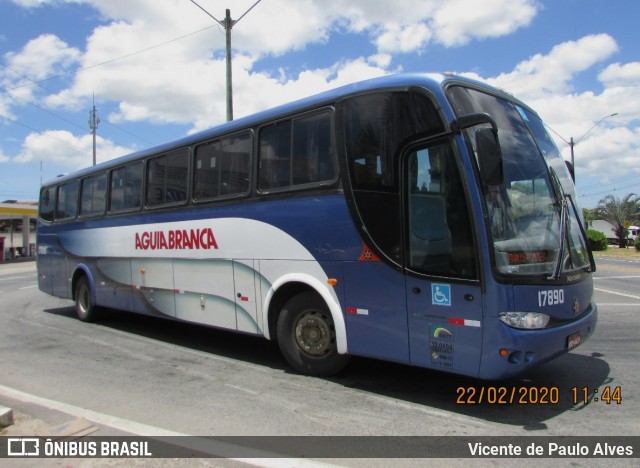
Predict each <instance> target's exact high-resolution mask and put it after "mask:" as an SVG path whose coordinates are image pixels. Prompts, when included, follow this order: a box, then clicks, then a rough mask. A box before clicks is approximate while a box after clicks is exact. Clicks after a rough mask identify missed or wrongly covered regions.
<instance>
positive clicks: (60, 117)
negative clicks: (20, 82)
mask: <svg viewBox="0 0 640 468" xmlns="http://www.w3.org/2000/svg"><path fill="white" fill-rule="evenodd" d="M0 66H2V67H3V68H6V69H7V70H9V71H11V72H12V73H15V74H16V75H18V76H20V77H21V78H22V79H24V80H28V81H30V82H31V83H32V84H33V85H35V86H38V87H39V88H42V89H43V90H45V91H46V92H47V93H49V94H50V95H54V94H55V95H56V96H57V97H58V98H59V99H62V100H63V101H65V102H67V103H68V104H69V105H70V106H71V107H74V108H75V109H77V110H79V111H83V112H84V107H81V106H79V105H78V104H76V103H75V102H73V101H71V100H69V99H66V98H64V97H62V96H59V95H57V94H56V92H55V91H52V90H50V89H49V88H46V87H45V86H43V85H42V84H41V83H38V82H35V81H33V80H32V79H31V78H29V77H28V76H25V75H23V74H22V73H20V72H18V71H16V70H14V69H12V68H11V67H9V66H7V65H4V64H0ZM11 89H15V88H11ZM2 91H3V92H5V93H7V94H9V95H11V96H12V97H13V98H14V99H20V100H22V101H24V102H26V103H28V104H31V105H32V106H34V107H37V108H38V109H40V110H41V111H43V112H46V113H48V114H50V115H53V116H55V117H57V118H59V119H61V120H64V121H66V122H68V123H70V124H71V125H74V126H76V127H78V128H81V129H83V130H84V128H85V127H84V126H81V125H78V124H76V123H75V122H71V121H70V120H68V119H66V118H64V117H62V116H60V115H58V114H56V113H54V112H52V111H49V110H47V109H44V108H42V107H40V106H38V105H37V104H35V103H33V102H31V101H28V100H26V99H24V98H21V97H18V96H16V95H15V94H13V93H12V92H11V91H10V90H9V89H6V88H3V89H2ZM106 124H107V125H108V126H110V127H113V128H115V129H116V130H119V131H121V132H123V133H126V134H127V135H129V136H132V137H134V138H137V139H139V140H140V141H144V142H145V143H147V144H150V145H152V144H154V143H155V142H153V141H150V140H147V139H146V138H144V137H141V136H140V135H136V134H135V133H133V132H131V131H129V130H127V129H125V128H122V127H120V126H119V125H116V124H114V123H111V122H109V121H107V122H106Z"/></svg>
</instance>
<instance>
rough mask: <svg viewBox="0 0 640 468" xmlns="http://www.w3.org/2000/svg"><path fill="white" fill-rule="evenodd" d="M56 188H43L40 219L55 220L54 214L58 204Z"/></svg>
mask: <svg viewBox="0 0 640 468" xmlns="http://www.w3.org/2000/svg"><path fill="white" fill-rule="evenodd" d="M55 201H56V197H55V188H53V187H51V188H45V189H42V193H41V194H40V219H42V220H43V221H53V214H54V210H55V206H56V203H55Z"/></svg>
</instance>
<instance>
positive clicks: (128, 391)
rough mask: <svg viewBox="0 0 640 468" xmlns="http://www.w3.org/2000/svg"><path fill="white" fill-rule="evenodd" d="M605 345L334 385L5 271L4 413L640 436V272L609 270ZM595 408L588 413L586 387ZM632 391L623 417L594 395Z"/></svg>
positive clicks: (101, 420) (1, 280) (188, 430)
mask: <svg viewBox="0 0 640 468" xmlns="http://www.w3.org/2000/svg"><path fill="white" fill-rule="evenodd" d="M597 264H598V271H597V273H596V278H595V286H596V292H595V297H596V302H598V304H599V307H600V318H599V324H598V328H597V330H596V332H595V334H594V336H593V337H592V338H591V339H590V340H589V341H587V342H586V343H584V344H583V345H581V346H580V347H578V348H577V349H576V350H574V351H572V352H571V353H569V354H568V355H565V356H563V357H562V358H560V359H558V360H556V361H554V362H552V363H549V364H547V365H545V366H542V367H540V368H538V369H536V370H534V371H531V372H530V373H528V374H527V375H525V376H522V377H521V378H518V379H513V380H510V381H506V382H499V383H490V382H479V381H476V380H474V379H469V378H464V377H457V376H451V375H447V374H444V373H439V372H434V371H428V370H424V369H418V368H411V367H407V366H402V365H396V364H392V363H384V362H378V361H373V360H368V359H354V360H352V362H351V364H350V365H349V367H348V368H347V369H346V370H345V371H344V372H343V373H342V374H341V375H339V376H337V377H334V378H328V379H318V378H311V377H305V376H301V375H297V374H294V373H292V372H290V370H289V368H288V367H287V366H286V364H285V363H284V360H283V358H282V357H281V356H280V354H279V352H278V350H277V347H276V346H274V345H272V344H271V343H269V342H267V341H265V340H262V339H257V338H253V337H248V336H242V335H235V334H232V333H227V332H220V331H216V330H211V329H207V328H203V327H198V326H192V325H188V324H180V323H174V322H168V321H162V320H156V319H150V318H146V317H138V316H135V315H130V314H122V313H113V314H110V315H109V316H108V317H107V318H106V319H105V320H104V321H102V322H100V323H98V324H86V323H82V322H80V321H78V320H76V319H75V318H74V311H73V308H72V304H71V303H70V302H69V301H65V300H60V299H56V298H52V297H50V296H47V295H45V294H43V293H41V292H40V291H39V290H38V288H37V286H36V274H35V268H34V264H33V263H30V264H14V265H0V304H1V306H0V307H1V308H0V371H1V372H0V406H3V405H4V406H9V407H13V408H15V409H16V411H17V412H18V414H25V415H30V416H31V417H32V418H34V420H37V421H41V422H43V423H46V424H48V425H49V426H55V425H57V424H61V423H63V422H65V421H68V420H69V419H73V418H74V417H77V416H84V417H86V418H87V419H88V420H90V421H92V422H93V423H94V424H95V425H96V426H97V427H99V428H100V432H98V434H106V435H110V434H123V433H131V434H140V435H144V434H147V435H162V434H167V435H170V434H192V435H343V436H344V435H470V436H480V435H539V436H556V435H614V436H615V435H638V434H640V405H638V398H639V396H640V386H639V379H640V373H639V372H638V355H639V353H640V340H638V331H639V330H640V326H639V325H640V288H639V287H638V285H639V284H640V262H638V261H632V262H625V261H621V260H616V259H608V258H604V257H598V259H597ZM483 385H484V386H485V388H489V387H491V386H497V385H500V386H506V387H507V388H508V389H511V388H512V387H516V388H520V387H537V388H538V389H543V388H545V387H553V388H556V389H557V390H558V393H559V397H560V399H559V402H558V403H557V404H549V405H541V404H538V405H536V404H530V405H517V404H512V405H490V404H482V405H469V404H467V405H461V404H457V403H456V399H457V396H458V395H459V393H458V389H459V388H469V387H472V386H474V387H476V388H479V387H481V386H483ZM573 387H577V388H578V389H579V390H578V392H579V395H581V392H582V388H586V389H588V390H587V393H588V396H589V399H590V403H589V404H586V405H585V404H574V402H573V401H572V400H573V392H572V390H571V389H572V388H573ZM616 387H619V388H620V396H621V399H622V402H621V404H617V403H615V402H612V403H610V404H607V403H606V402H603V401H602V400H601V399H600V400H599V401H597V402H596V401H595V398H594V397H597V395H594V394H593V389H599V391H600V392H602V391H603V390H604V389H605V388H610V389H611V390H614V389H615V388H616Z"/></svg>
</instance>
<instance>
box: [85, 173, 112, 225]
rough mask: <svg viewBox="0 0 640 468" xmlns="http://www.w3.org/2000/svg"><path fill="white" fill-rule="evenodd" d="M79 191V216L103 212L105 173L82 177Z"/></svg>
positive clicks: (105, 185)
mask: <svg viewBox="0 0 640 468" xmlns="http://www.w3.org/2000/svg"><path fill="white" fill-rule="evenodd" d="M80 192H81V195H80V216H97V215H101V214H104V210H105V208H106V201H107V200H106V197H107V174H106V173H102V174H98V175H95V176H91V177H86V178H84V179H82V182H81V184H80Z"/></svg>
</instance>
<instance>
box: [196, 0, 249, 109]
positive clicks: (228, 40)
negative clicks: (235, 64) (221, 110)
mask: <svg viewBox="0 0 640 468" xmlns="http://www.w3.org/2000/svg"><path fill="white" fill-rule="evenodd" d="M190 1H191V3H193V4H194V5H195V6H197V7H198V8H200V9H201V10H202V11H204V12H205V13H206V14H207V15H208V16H210V17H211V18H213V20H214V21H215V22H216V23H218V25H220V26H222V27H223V28H224V30H225V33H226V34H225V36H226V62H227V92H226V94H227V121H231V120H233V91H232V88H233V84H232V83H233V80H232V78H231V29H233V27H234V26H235V25H236V24H238V21H240V20H241V19H242V18H244V17H245V16H247V13H249V12H250V11H251V10H253V9H254V7H255V6H256V5H257V4H258V3H260V2H261V1H262V0H258V1H257V2H255V3H254V4H253V5H251V7H250V8H249V9H248V10H247V11H245V12H244V13H243V14H242V15H241V16H240V18H238V19H237V20H235V21H234V20H232V19H231V10H229V9H228V8H227V10H226V11H225V18H224V22H223V21H220V20H219V19H218V18H216V17H215V16H213V15H212V14H211V13H209V12H208V11H207V10H205V9H204V8H203V7H201V6H200V5H199V4H198V3H196V1H195V0H190Z"/></svg>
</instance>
